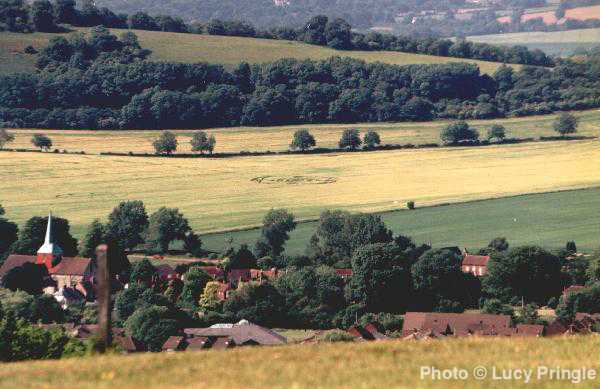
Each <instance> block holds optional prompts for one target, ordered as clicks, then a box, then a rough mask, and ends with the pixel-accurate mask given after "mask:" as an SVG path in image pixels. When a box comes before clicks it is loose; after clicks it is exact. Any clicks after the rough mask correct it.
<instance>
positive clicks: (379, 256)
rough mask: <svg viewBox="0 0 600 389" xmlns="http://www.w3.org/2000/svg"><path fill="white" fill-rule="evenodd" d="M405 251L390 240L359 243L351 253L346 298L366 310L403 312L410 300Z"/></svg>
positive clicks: (407, 262)
mask: <svg viewBox="0 0 600 389" xmlns="http://www.w3.org/2000/svg"><path fill="white" fill-rule="evenodd" d="M409 268H410V266H409V261H408V258H407V257H406V255H405V254H404V253H403V252H402V251H401V250H400V249H399V248H398V246H396V245H395V244H394V243H393V242H390V243H376V244H370V245H366V246H362V247H359V248H358V249H356V251H355V252H354V254H353V255H352V277H351V278H350V282H349V284H348V288H347V291H348V294H349V298H348V300H349V301H352V302H354V303H356V304H360V305H362V306H364V307H365V310H366V311H367V312H393V313H400V312H404V311H405V310H406V308H407V307H408V305H409V302H410V300H411V296H410V290H411V288H410V284H411V280H410V270H409Z"/></svg>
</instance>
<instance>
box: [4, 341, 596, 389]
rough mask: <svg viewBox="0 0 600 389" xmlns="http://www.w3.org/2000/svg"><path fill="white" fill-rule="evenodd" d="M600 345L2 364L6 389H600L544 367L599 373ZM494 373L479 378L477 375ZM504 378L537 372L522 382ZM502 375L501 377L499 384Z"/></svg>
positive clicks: (384, 347) (387, 345)
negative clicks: (454, 373)
mask: <svg viewBox="0 0 600 389" xmlns="http://www.w3.org/2000/svg"><path fill="white" fill-rule="evenodd" d="M599 347H600V337H598V336H595V335H590V336H587V337H583V336H577V337H560V338H552V339H548V338H539V339H538V338H478V337H473V338H462V339H445V340H433V341H423V342H414V341H401V340H395V341H382V342H373V343H348V344H339V343H338V344H318V345H294V346H280V347H246V348H238V349H234V350H228V351H214V350H213V351H211V350H208V351H200V352H185V353H160V354H152V353H146V354H139V355H129V356H117V355H108V356H101V357H98V356H96V357H87V358H77V359H67V360H61V361H40V362H25V363H13V364H4V365H0V388H2V389H4V388H6V389H13V388H19V389H29V388H31V389H45V388H79V389H86V388H90V389H91V388H93V389H113V388H120V389H147V388H152V389H176V388H186V389H187V388H190V389H203V388H210V389H242V388H243V389H254V388H256V389H275V388H281V389H283V388H286V389H288V388H290V389H305V388H306V389H320V388H323V389H348V388H352V389H355V388H356V389H359V388H360V389H371V388H372V389H381V388H386V389H388V388H389V389H434V388H435V389H439V388H444V389H464V388H469V389H498V388H502V389H506V388H511V389H521V388H534V389H564V388H567V387H577V388H582V389H591V388H597V387H598V381H597V380H598V378H597V377H596V379H590V376H587V378H588V379H586V380H582V381H581V382H580V383H579V384H573V383H572V381H571V380H569V379H568V377H567V378H565V377H564V376H563V377H562V379H550V378H548V377H547V376H538V375H537V373H536V372H537V370H538V368H540V367H542V368H543V367H547V368H552V369H554V368H561V369H563V370H566V369H569V370H571V369H582V368H587V369H588V370H590V369H594V370H596V371H597V370H598V369H600V358H598V352H597V351H598V348H599ZM423 367H435V368H437V369H453V368H457V369H465V370H466V371H467V374H468V376H467V379H466V380H462V379H451V380H432V379H431V377H428V376H424V377H423V378H421V369H422V368H423ZM481 367H483V368H484V369H485V370H486V372H487V374H486V376H485V377H483V379H479V380H476V379H474V378H473V377H474V371H475V368H479V370H478V371H481ZM494 368H496V370H497V372H500V371H503V370H509V369H512V370H514V369H533V371H534V374H533V376H532V379H531V381H530V382H529V383H526V382H524V380H507V381H501V380H497V379H494V375H493V374H494V373H493V369H494ZM498 376H499V374H497V375H496V377H498Z"/></svg>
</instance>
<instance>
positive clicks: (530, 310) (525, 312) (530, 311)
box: [517, 303, 542, 324]
mask: <svg viewBox="0 0 600 389" xmlns="http://www.w3.org/2000/svg"><path fill="white" fill-rule="evenodd" d="M538 309H539V307H538V306H537V305H536V304H533V303H531V304H527V305H525V306H523V307H521V308H519V310H518V316H517V321H518V322H519V323H522V324H542V323H541V322H540V317H539V314H538Z"/></svg>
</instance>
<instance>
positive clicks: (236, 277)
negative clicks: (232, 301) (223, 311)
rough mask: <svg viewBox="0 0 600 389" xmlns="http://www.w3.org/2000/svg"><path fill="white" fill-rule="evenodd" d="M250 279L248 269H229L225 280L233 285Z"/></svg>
mask: <svg viewBox="0 0 600 389" xmlns="http://www.w3.org/2000/svg"><path fill="white" fill-rule="evenodd" d="M251 280H252V272H251V271H250V269H231V270H229V273H227V281H228V282H229V284H231V285H232V286H235V287H237V285H238V284H240V283H242V282H249V281H251Z"/></svg>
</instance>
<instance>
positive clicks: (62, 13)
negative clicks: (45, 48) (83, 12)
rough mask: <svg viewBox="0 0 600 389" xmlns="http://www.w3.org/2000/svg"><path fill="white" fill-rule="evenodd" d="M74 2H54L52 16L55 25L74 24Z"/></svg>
mask: <svg viewBox="0 0 600 389" xmlns="http://www.w3.org/2000/svg"><path fill="white" fill-rule="evenodd" d="M75 5H76V3H75V0H55V2H54V16H55V18H56V22H57V23H66V24H74V23H75V22H76V19H77V10H76V9H75Z"/></svg>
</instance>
